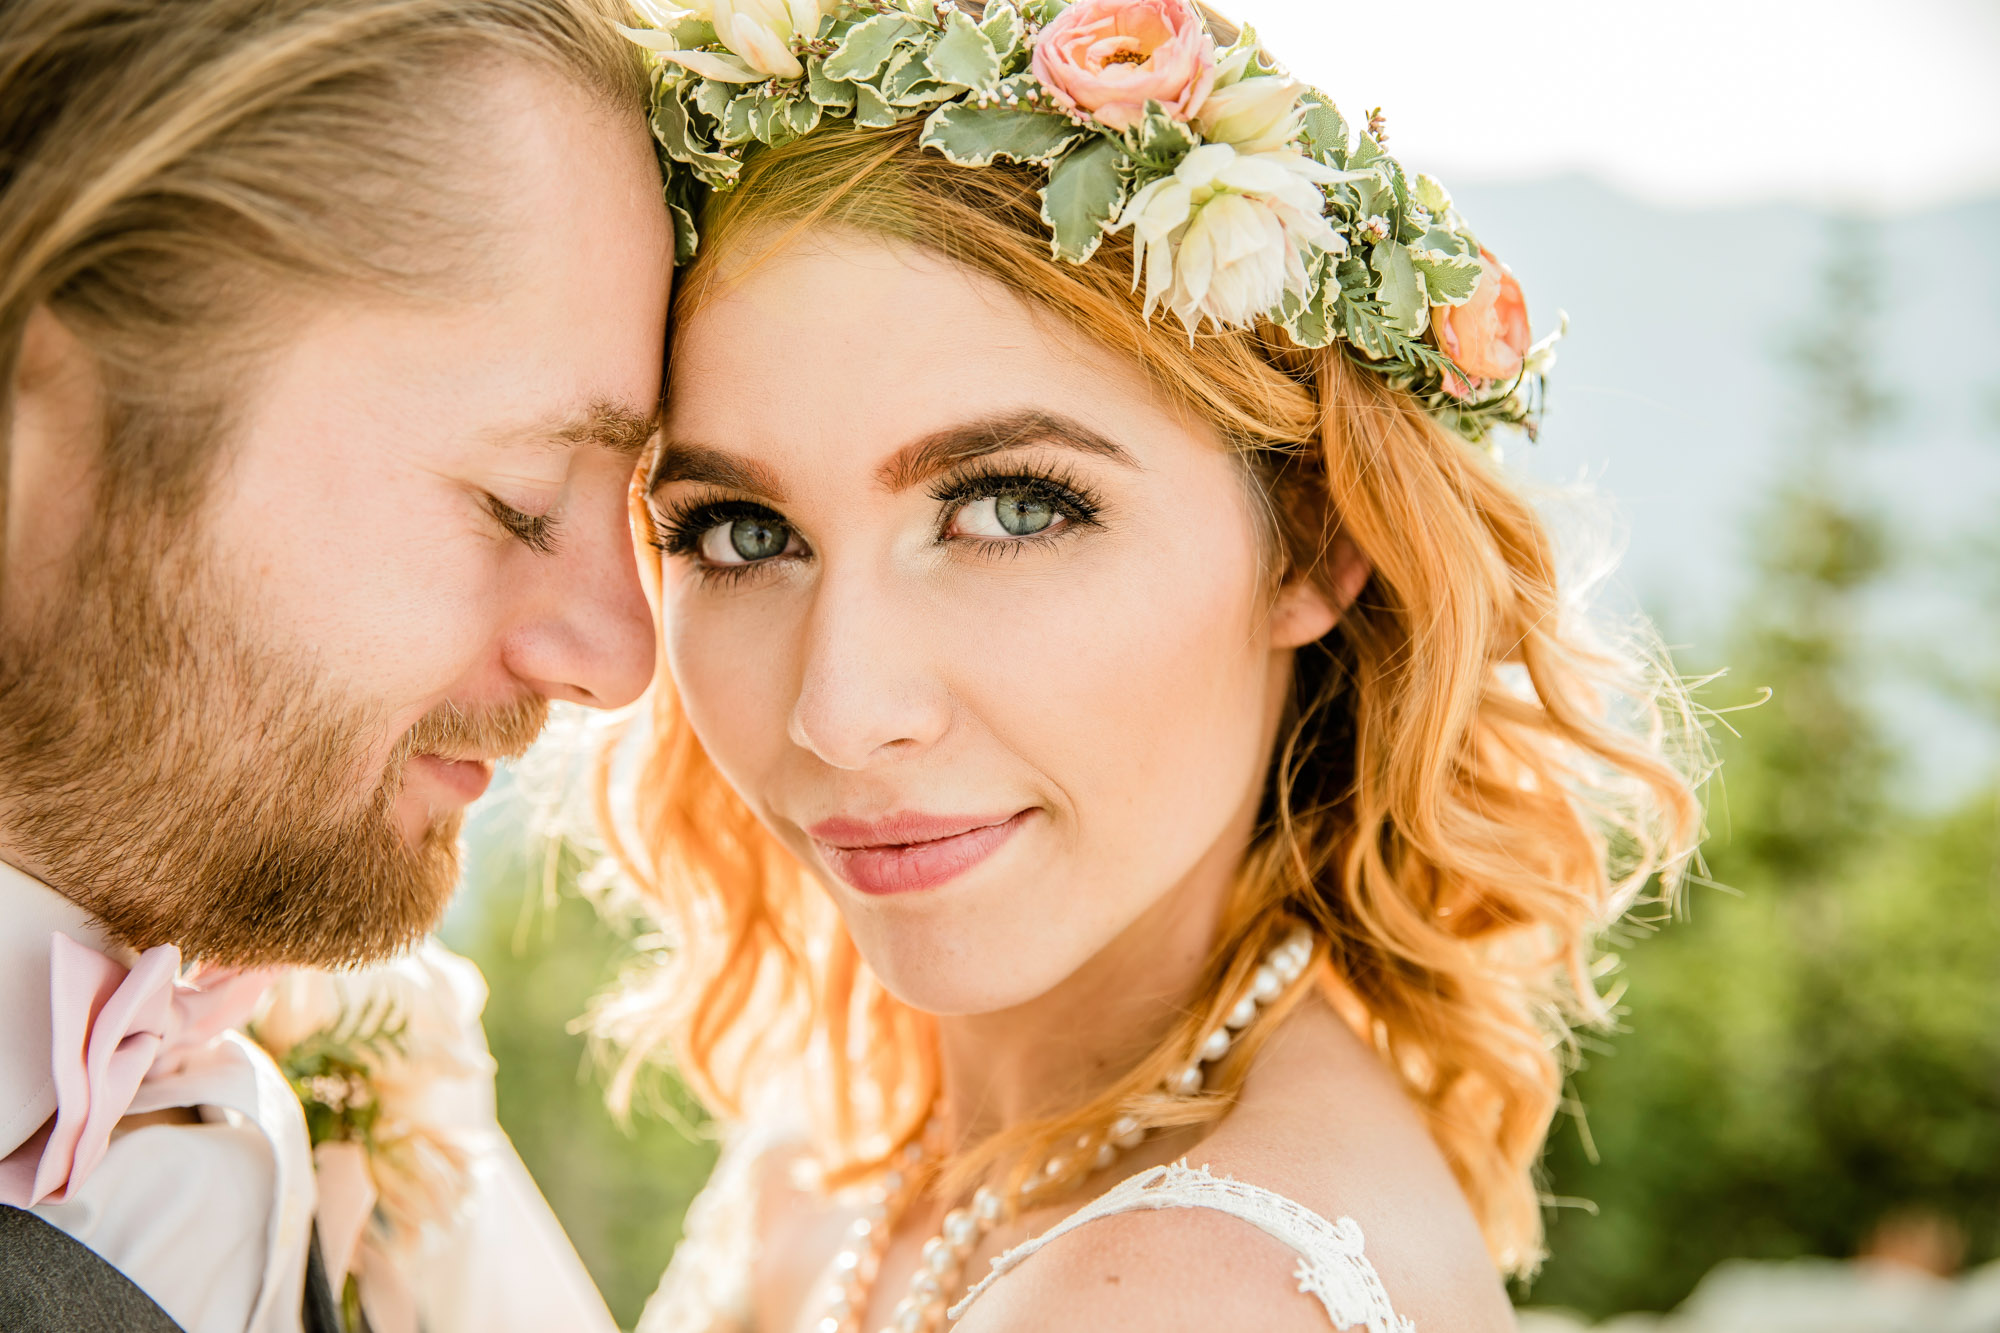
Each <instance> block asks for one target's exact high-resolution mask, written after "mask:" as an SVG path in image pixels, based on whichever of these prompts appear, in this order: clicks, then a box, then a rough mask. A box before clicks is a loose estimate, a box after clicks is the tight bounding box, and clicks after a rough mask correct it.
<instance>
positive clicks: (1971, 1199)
mask: <svg viewBox="0 0 2000 1333" xmlns="http://www.w3.org/2000/svg"><path fill="white" fill-rule="evenodd" d="M1880 281H1881V278H1880V261H1879V258H1878V255H1877V252H1876V250H1875V247H1874V243H1873V240H1872V237H1871V236H1870V234H1869V233H1868V232H1867V231H1865V230H1864V229H1861V228H1859V227H1856V226H1852V225H1850V226H1846V227H1843V228H1841V229H1839V230H1838V231H1837V232H1836V234H1835V238H1834V244H1833V245H1832V246H1831V254H1830V260H1829V264H1828V268H1827V275H1826V279H1825V287H1824V292H1823V297H1822V300H1821V304H1820V309H1819V310H1817V311H1816V312H1815V314H1814V317H1813V319H1812V321H1811V324H1810V326H1809V328H1808V330H1807V332H1806V334H1805V335H1804V337H1803V338H1802V339H1801V340H1800V343H1799V346H1798V348H1797V352H1796V356H1795V358H1794V364H1795V365H1796V367H1797V369H1798V372H1799V374H1800V376H1801V387H1802V398H1803V402H1802V406H1801V411H1800V413H1799V414H1798V417H1797V420H1798V421H1799V423H1800V430H1799V433H1798V435H1797V437H1796V439H1795V440H1794V441H1793V442H1792V444H1791V448H1790V449H1789V451H1788V455H1787V457H1786V459H1785V462H1784V479H1783V481H1782V482H1781V483H1780V484H1779V485H1778V486H1777V487H1776V488H1775V491H1774V494H1773V497H1772V499H1771V500H1770V502H1769V503H1768V504H1767V505H1766V506H1765V507H1764V509H1763V511H1762V512H1761V513H1760V514H1759V516H1758V518H1757V521H1756V523H1755V525H1754V528H1753V542H1754V547H1755V551H1756V559H1757V577H1756V580H1755V582H1754V586H1753V590H1752V592H1751V594H1750V596H1749V597H1748V598H1747V600H1746V602H1745V604H1744V605H1743V607H1742V608H1741V610H1740V612H1739V614H1738V617H1737V623H1736V628H1735V630H1734V632H1733V633H1732V634H1731V635H1730V636H1729V639H1728V642H1727V644H1726V645H1725V646H1726V658H1725V660H1727V661H1728V662H1729V663H1730V675H1729V677H1728V680H1729V681H1731V682H1740V683H1741V684H1742V685H1747V686H1752V687H1761V688H1763V689H1768V690H1769V692H1770V694H1769V700H1768V702H1767V703H1765V704H1764V705H1763V706H1761V707H1758V708H1755V709H1752V710H1748V711H1743V712H1737V713H1733V714H1731V715H1730V718H1729V720H1730V721H1731V722H1733V723H1734V724H1735V732H1734V733H1732V734H1726V735H1722V736H1719V737H1718V751H1719V757H1720V758H1721V759H1722V768H1721V771H1720V777H1719V781H1718V783H1717V785H1716V787H1715V789H1714V790H1713V791H1712V793H1711V797H1712V812H1711V821H1712V824H1713V825H1714V830H1715V836H1714V837H1713V839H1712V841H1711V843H1710V845H1709V847H1708V849H1707V856H1708V862H1709V866H1710V869H1711V873H1712V875H1713V878H1714V881H1715V883H1716V884H1717V885H1727V886H1728V888H1727V889H1726V890H1718V889H1717V888H1715V887H1712V886H1711V887H1700V888H1696V889H1694V890H1692V892H1691V895H1690V898H1689V900H1688V901H1687V903H1686V905H1685V908H1686V918H1687V919H1685V920H1682V921H1676V922H1674V923H1672V924H1670V925H1666V926H1665V927H1664V928H1663V929H1662V930H1661V931H1660V932H1659V934H1658V937H1657V938H1649V939H1643V940H1641V939H1638V938H1636V937H1637V936H1638V935H1640V934H1643V933H1644V932H1639V931H1635V932H1633V934H1634V936H1635V938H1634V939H1632V940H1630V941H1628V943H1631V944H1632V945H1633V946H1634V947H1632V948H1631V951H1630V956H1629V958H1628V959H1627V961H1626V963H1625V969H1624V975H1625V979H1626V981H1627V982H1628V988H1627V990H1626V994H1625V999H1624V1012H1623V1015H1622V1026H1623V1028H1624V1031H1623V1032H1622V1033H1621V1034H1620V1035H1619V1036H1617V1037H1616V1038H1615V1040H1613V1041H1610V1042H1608V1043H1606V1042H1597V1043H1592V1045H1591V1047H1590V1049H1589V1050H1588V1051H1587V1053H1586V1062H1585V1064H1584V1066H1583V1068H1582V1069H1581V1070H1580V1071H1579V1072H1578V1074H1577V1075H1576V1078H1575V1084H1574V1090H1575V1093H1576V1096H1577V1100H1578V1101H1579V1103H1580V1104H1581V1106H1582V1108H1583V1111H1584V1114H1585V1117H1586V1119H1585V1120H1584V1121H1583V1122H1581V1125H1580V1126H1578V1127H1571V1128H1559V1130H1558V1133H1557V1135H1556V1137H1555V1138H1554V1140H1553V1141H1552V1143H1551V1147H1550V1150H1549V1153H1548V1157H1547V1160H1546V1168H1547V1171H1548V1174H1549V1178H1550V1182H1551V1185H1552V1187H1553V1192H1554V1193H1555V1194H1557V1195H1559V1196H1571V1197H1572V1198H1575V1197H1580V1198H1581V1199H1585V1200H1589V1201H1590V1206H1589V1207H1583V1208H1576V1207H1570V1208H1558V1209H1557V1210H1556V1211H1555V1213H1554V1214H1553V1216H1552V1222H1551V1228H1550V1247H1551V1255H1552V1257H1551V1259H1550V1262H1549V1264H1548V1266H1547V1268H1546V1270H1545V1271H1544V1273H1543V1274H1542V1276H1541V1277H1540V1278H1539V1279H1538V1280H1537V1281H1536V1282H1535V1283H1534V1284H1533V1286H1532V1288H1530V1289H1529V1291H1528V1295H1529V1296H1531V1297H1532V1300H1533V1302H1534V1303H1536V1304H1549V1305H1565V1306H1569V1307H1571V1308H1575V1309H1578V1310H1580V1311H1583V1312H1585V1313H1587V1314H1590V1315H1593V1316H1598V1317H1602V1316H1605V1315H1609V1314H1613V1313H1616V1312H1618V1311H1622V1310H1629V1309H1666V1308H1669V1307H1671V1306H1672V1305H1674V1304H1675V1303H1677V1302H1678V1301H1679V1299H1680V1298H1681V1297H1682V1296H1684V1295H1685V1294H1686V1293H1687V1292H1688V1291H1689V1290H1690V1289H1691V1288H1692V1287H1693V1285H1694V1284H1695V1282H1696V1281H1697V1280H1698V1279H1699V1278H1700V1277H1701V1276H1702V1274H1703V1273H1705V1272H1706V1271H1707V1270H1708V1269H1709V1268H1710V1267H1712V1266H1713V1265H1714V1264H1715V1263H1717V1262H1718V1261H1720V1260H1722V1259H1724V1258H1729V1257H1736V1256H1743V1257H1762V1258H1783V1257H1790V1256H1794V1255H1803V1254H1823V1255H1835V1256H1843V1255H1851V1254H1854V1253H1857V1252H1858V1251H1860V1250H1862V1249H1863V1248H1864V1247H1865V1246H1866V1245H1867V1243H1868V1239H1869V1237H1870V1235H1871V1234H1872V1233H1873V1232H1874V1231H1875V1229H1876V1228H1877V1227H1878V1226H1880V1225H1881V1224H1882V1223H1883V1222H1884V1221H1885V1219H1889V1218H1891V1217H1894V1216H1896V1215H1898V1214H1907V1213H1908V1212H1910V1211H1911V1210H1916V1211H1920V1212H1923V1213H1924V1214H1926V1215H1929V1216H1932V1217H1937V1218H1942V1219H1945V1220H1946V1221H1947V1222H1948V1223H1949V1224H1950V1225H1952V1226H1955V1227H1956V1228H1957V1229H1958V1230H1959V1231H1960V1232H1961V1233H1962V1234H1963V1236H1964V1238H1965V1240H1966V1241H1967V1242H1968V1249H1969V1257H1970V1258H1973V1259H1983V1258H1987V1257H1991V1256H1993V1255H1994V1254H1995V1253H1996V1252H2000V802H1996V799H1995V795H1994V794H1992V793H1986V794H1982V795H1979V796H1977V797H1975V798H1973V799H1971V800H1968V801H1966V802H1965V803H1964V804H1963V805H1962V806H1961V807H1959V808H1957V809H1955V810H1951V811H1947V812H1945V813H1943V814H1929V815H1921V814H1917V813H1913V812H1912V811H1910V810H1909V809H1908V808H1906V805H1905V803H1903V802H1901V801H1899V800H1898V799H1897V786H1896V781H1895V775H1896V770H1895V759H1896V755H1895V754H1894V752H1893V750H1892V748H1891V746H1890V745H1889V744H1888V743H1887V741H1886V740H1885V738H1884V734H1883V731H1882V728H1881V727H1880V725H1879V724H1878V722H1877V721H1876V719H1875V717H1874V715H1873V714H1872V712H1871V710H1870V707H1869V705H1868V701H1867V695H1868V690H1869V686H1870V684H1871V673H1873V672H1874V671H1875V670H1877V669H1878V668H1879V667H1881V666H1882V664H1883V663H1884V662H1886V661H1889V660H1891V659H1892V658H1893V653H1891V652H1889V651H1888V650H1887V646H1885V645H1880V644H1876V643H1873V642H1871V641H1870V640H1869V639H1868V638H1867V637H1866V628H1865V626H1866V621H1867V616H1866V607H1867V600H1868V598H1869V596H1870V595H1871V594H1873V593H1876V592H1877V591H1878V590H1879V586H1880V584H1881V581H1882V579H1883V577H1884V575H1885V574H1886V573H1887V571H1888V570H1889V569H1890V567H1891V563H1892V554H1893V547H1894V543H1893V542H1892V541H1891V540H1890V533H1889V532H1888V531H1887V529H1886V527H1885V524H1884V521H1883V519H1882V517H1881V516H1880V514H1879V513H1878V512H1877V511H1876V510H1875V508H1874V506H1873V505H1872V503H1871V502H1870V500H1869V499H1868V497H1867V496H1866V494H1865V492H1863V491H1862V490H1861V489H1860V488H1861V485H1862V483H1861V482H1860V479H1859V473H1860V472H1861V469H1860V468H1859V467H1858V466H1857V464H1858V462H1859V461H1860V455H1861V454H1862V453H1863V452H1864V451H1866V450H1867V449H1869V448H1870V447H1871V445H1872V443H1873V437H1874V434H1875V431H1876V430H1877V428H1878V427H1879V426H1880V425H1881V424H1882V423H1883V421H1884V420H1885V419H1886V417H1887V416H1888V414H1889V413H1890V412H1891V411H1892V410H1893V405H1892V404H1891V402H1890V399H1889V397H1888V395H1887V394H1886V393H1885V392H1884V391H1883V390H1882V389H1881V388H1880V387H1879V380H1878V371H1877V369H1876V367H1877V366H1878V364H1879V342H1878V340H1877V335H1876V332H1875V330H1874V327H1873V323H1872V321H1873V317H1874V315H1875V309H1876V301H1875V297H1876V291H1877V288H1878V285H1879V283H1880ZM1740 691H1741V686H1740V685H1739V686H1734V687H1732V691H1731V692H1732V693H1740ZM1593 1149H1594V1151H1593Z"/></svg>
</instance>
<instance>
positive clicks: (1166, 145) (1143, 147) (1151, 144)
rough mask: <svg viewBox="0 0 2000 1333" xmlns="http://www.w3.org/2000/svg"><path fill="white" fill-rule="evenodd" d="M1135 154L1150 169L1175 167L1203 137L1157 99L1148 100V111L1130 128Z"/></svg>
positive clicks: (1157, 169) (1129, 141) (1156, 171)
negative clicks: (1200, 137)
mask: <svg viewBox="0 0 2000 1333" xmlns="http://www.w3.org/2000/svg"><path fill="white" fill-rule="evenodd" d="M1127 136H1128V143H1129V145H1130V148H1131V152H1132V156H1133V157H1134V158H1135V159H1137V161H1138V162H1139V164H1140V165H1141V166H1143V167H1145V168H1146V169H1147V171H1148V172H1150V173H1164V172H1168V171H1172V170H1173V169H1174V168H1175V167H1177V166H1179V165H1180V161H1181V159H1182V158H1184V157H1186V156H1187V155H1188V154H1189V153H1190V152H1192V151H1194V148H1195V145H1196V144H1198V143H1200V142H1201V140H1200V139H1198V138H1196V137H1195V133H1194V131H1193V130H1191V129H1189V128H1188V127H1187V126H1186V125H1184V124H1182V123H1181V122H1180V121H1178V120H1175V119H1174V118H1173V117H1172V116H1170V115H1168V114H1167V109H1166V108H1165V107H1163V106H1161V105H1160V104H1159V103H1158V102H1150V101H1149V102H1147V103H1146V114H1145V115H1144V116H1143V117H1141V118H1140V120H1139V123H1138V124H1137V125H1134V126H1133V127H1132V128H1131V129H1130V130H1129V131H1127Z"/></svg>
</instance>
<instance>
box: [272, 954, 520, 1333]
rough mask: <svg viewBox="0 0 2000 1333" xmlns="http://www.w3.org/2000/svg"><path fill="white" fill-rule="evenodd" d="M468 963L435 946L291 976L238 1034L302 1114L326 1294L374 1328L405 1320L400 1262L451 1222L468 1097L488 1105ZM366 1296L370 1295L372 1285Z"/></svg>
mask: <svg viewBox="0 0 2000 1333" xmlns="http://www.w3.org/2000/svg"><path fill="white" fill-rule="evenodd" d="M485 999H486V987H485V983H484V981H482V980H481V978H480V976H479V972H478V969H477V968H475V967H473V965H472V964H471V963H469V962H467V961H466V960H465V959H463V958H460V957H458V956H457V955H456V954H453V953H451V952H450V951H449V950H447V949H445V948H444V947H443V946H441V945H439V944H437V943H435V942H434V941H426V942H425V943H424V944H423V945H421V946H420V947H418V948H417V949H414V950H412V951H411V952H410V953H408V954H405V955H403V956H402V957H400V958H397V959H394V960H392V961H390V962H387V963H383V964H379V965H377V966H374V967H367V968H360V969H356V970H353V971H346V972H320V971H313V970H309V969H304V968H301V969H296V970H294V971H291V972H288V973H286V974H285V975H284V976H283V977H282V978H281V979H280V980H279V981H278V982H277V984H276V985H274V986H273V987H272V988H271V992H270V995H269V997H268V998H267V1000H266V1001H265V1005H264V1008H263V1009H262V1010H261V1011H260V1012H259V1014H258V1017H257V1019H256V1021H255V1022H254V1023H252V1024H251V1027H250V1033H251V1035H252V1036H253V1037H255V1038H256V1040H257V1041H258V1042H259V1043H260V1044H261V1045H262V1046H263V1047H264V1048H265V1049H266V1050H268V1051H269V1052H270V1053H271V1056H272V1058H273V1059H275V1060H276V1061H277V1062H278V1066H279V1068H281V1069H282V1070H283V1071H284V1073H285V1076H286V1078H287V1079H288V1080H290V1082H291V1085H292V1089H293V1091H295V1092H296V1093H297V1094H298V1097H299V1101H300V1103H301V1104H302V1106H303V1107H304V1109H305V1116H306V1128H307V1131H308V1133H309V1134H310V1136H311V1139H312V1144H313V1161H314V1166H315V1167H316V1170H317V1175H318V1177H319V1193H320V1210H319V1225H320V1236H321V1242H322V1245H323V1247H324V1249H325V1251H326V1261H327V1267H328V1270H329V1275H330V1276H331V1277H332V1279H333V1284H334V1289H335V1292H336V1294H337V1295H338V1296H340V1298H341V1300H342V1303H343V1305H344V1306H345V1307H347V1309H348V1310H349V1312H350V1319H349V1324H350V1326H351V1327H352V1326H355V1323H354V1320H353V1318H352V1312H353V1311H355V1310H356V1308H357V1307H359V1306H363V1305H365V1306H366V1307H367V1309H368V1312H369V1321H370V1323H371V1324H372V1325H375V1326H377V1327H385V1326H387V1327H397V1326H404V1325H405V1320H404V1319H402V1318H400V1317H396V1316H395V1315H394V1314H392V1315H391V1317H389V1318H386V1319H385V1318H383V1317H381V1316H380V1315H378V1310H387V1311H393V1312H401V1311H403V1310H406V1309H408V1308H409V1306H410V1301H409V1297H408V1282H407V1278H406V1276H405V1273H406V1271H407V1270H406V1265H407V1263H408V1262H409V1260H410V1259H412V1258H414V1257H415V1256H416V1255H417V1254H418V1253H419V1252H420V1251H421V1249H422V1248H423V1246H424V1243H425V1241H426V1240H427V1239H428V1238H429V1237H430V1236H432V1235H434V1234H437V1233H440V1232H442V1231H443V1230H445V1229H446V1228H449V1227H450V1226H451V1225H452V1224H453V1223H454V1222H455V1221H456V1220H457V1219H458V1217H459V1215H460V1212H461V1210H462V1208H463V1207H464V1204H465V1200H466V1197H467V1195H468V1193H469V1191H470V1189H471V1185H472V1181H471V1161H472V1155H473V1150H474V1147H475V1144H474V1142H473V1140H472V1139H471V1138H469V1137H468V1131H467V1130H466V1128H465V1126H466V1124H467V1117H466V1115H465V1104H466V1101H467V1099H468V1096H470V1097H472V1098H475V1099H477V1098H482V1097H483V1098H486V1099H490V1096H491V1092H490V1088H491V1080H492V1072H493V1058H492V1056H491V1055H489V1054H488V1053H487V1050H486V1043H485V1038H484V1036H483V1035H482V1034H481V1031H480V1027H479V1012H480V1010H481V1008H482V1007H483V1006H484V1004H485ZM371 1288H372V1290H371Z"/></svg>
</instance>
